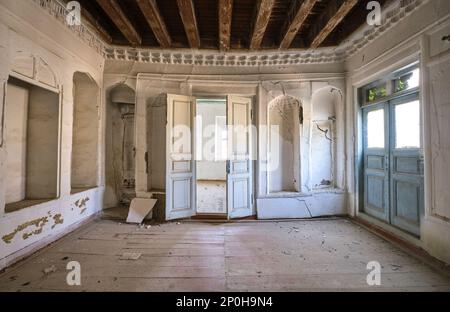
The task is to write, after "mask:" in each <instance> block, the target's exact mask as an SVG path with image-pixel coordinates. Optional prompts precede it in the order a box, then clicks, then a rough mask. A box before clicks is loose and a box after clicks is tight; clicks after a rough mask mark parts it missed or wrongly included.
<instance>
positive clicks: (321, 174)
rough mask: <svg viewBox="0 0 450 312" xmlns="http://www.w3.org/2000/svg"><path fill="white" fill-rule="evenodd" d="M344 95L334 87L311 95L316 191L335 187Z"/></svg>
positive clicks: (313, 169)
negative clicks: (340, 109) (339, 126)
mask: <svg viewBox="0 0 450 312" xmlns="http://www.w3.org/2000/svg"><path fill="white" fill-rule="evenodd" d="M342 100H343V95H342V91H341V90H340V89H338V88H335V87H333V86H327V87H324V88H321V89H318V90H316V91H315V92H314V93H313V95H312V122H311V156H310V165H311V186H312V189H313V190H318V189H326V188H334V187H336V167H337V161H338V160H337V157H336V148H337V140H338V136H337V124H338V123H340V122H341V121H340V120H338V110H339V107H340V106H341V103H342Z"/></svg>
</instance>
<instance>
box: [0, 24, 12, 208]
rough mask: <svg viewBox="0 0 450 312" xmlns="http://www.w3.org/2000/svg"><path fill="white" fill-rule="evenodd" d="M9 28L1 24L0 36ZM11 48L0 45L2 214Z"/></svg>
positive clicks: (0, 175)
mask: <svg viewBox="0 0 450 312" xmlns="http://www.w3.org/2000/svg"><path fill="white" fill-rule="evenodd" d="M7 33H8V28H7V27H6V26H4V25H0V38H7ZM8 60H9V50H8V49H7V47H6V46H0V216H2V215H3V214H4V213H5V189H6V188H5V187H4V186H5V183H6V181H5V172H6V150H5V139H4V136H5V133H4V131H5V127H4V125H5V101H6V83H7V81H8V76H9V70H10V69H9V62H8Z"/></svg>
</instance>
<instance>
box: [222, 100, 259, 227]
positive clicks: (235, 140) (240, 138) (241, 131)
mask: <svg viewBox="0 0 450 312" xmlns="http://www.w3.org/2000/svg"><path fill="white" fill-rule="evenodd" d="M227 110H228V114H227V115H228V116H227V119H228V126H229V127H228V161H227V193H228V194H227V195H228V196H227V202H228V217H229V218H230V219H232V218H243V217H248V216H251V215H253V186H252V174H253V173H252V172H253V168H252V165H253V162H252V157H251V156H252V155H251V154H252V151H251V146H252V136H251V125H252V100H251V99H249V98H242V97H237V96H232V95H230V96H228V98H227Z"/></svg>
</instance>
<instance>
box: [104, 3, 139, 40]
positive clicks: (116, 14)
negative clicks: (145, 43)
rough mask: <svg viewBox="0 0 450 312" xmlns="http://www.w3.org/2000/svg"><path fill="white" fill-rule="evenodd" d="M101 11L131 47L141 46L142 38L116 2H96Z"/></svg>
mask: <svg viewBox="0 0 450 312" xmlns="http://www.w3.org/2000/svg"><path fill="white" fill-rule="evenodd" d="M97 3H98V4H99V5H100V6H101V8H102V9H103V11H105V13H106V14H107V15H108V16H109V18H110V19H111V20H112V21H113V23H114V24H115V25H116V26H117V28H118V29H119V30H120V32H122V34H123V35H124V36H125V38H126V39H127V40H128V41H129V42H130V44H131V45H133V46H138V45H140V44H142V38H141V36H140V35H139V33H138V32H137V31H136V29H135V28H134V26H133V24H132V23H131V22H130V20H129V19H128V18H127V16H126V15H125V13H124V12H123V11H122V9H121V8H120V5H119V3H118V2H117V0H97Z"/></svg>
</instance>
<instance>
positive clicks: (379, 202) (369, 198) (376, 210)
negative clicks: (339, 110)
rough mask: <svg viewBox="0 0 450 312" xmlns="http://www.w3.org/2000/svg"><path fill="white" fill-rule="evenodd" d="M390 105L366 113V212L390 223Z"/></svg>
mask: <svg viewBox="0 0 450 312" xmlns="http://www.w3.org/2000/svg"><path fill="white" fill-rule="evenodd" d="M387 107H388V105H387V103H380V104H376V105H372V106H370V107H367V108H364V109H363V125H364V127H363V129H364V130H363V131H364V211H365V212H366V213H367V214H369V215H371V216H373V217H376V218H378V219H380V220H383V221H386V222H389V165H388V161H389V157H388V156H389V131H388V130H389V127H388V120H389V115H388V109H387Z"/></svg>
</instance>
